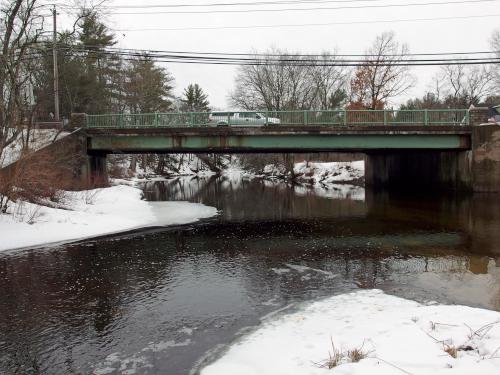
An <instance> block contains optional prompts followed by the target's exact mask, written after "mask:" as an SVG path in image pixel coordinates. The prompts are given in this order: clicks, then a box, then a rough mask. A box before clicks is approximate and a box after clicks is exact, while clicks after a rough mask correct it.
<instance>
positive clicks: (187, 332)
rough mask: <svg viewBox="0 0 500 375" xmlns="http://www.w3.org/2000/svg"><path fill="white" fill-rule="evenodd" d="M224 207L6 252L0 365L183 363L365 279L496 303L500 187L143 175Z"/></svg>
mask: <svg viewBox="0 0 500 375" xmlns="http://www.w3.org/2000/svg"><path fill="white" fill-rule="evenodd" d="M145 195H146V197H147V198H148V199H150V200H165V199H169V200H190V201H193V202H202V203H205V204H207V205H211V206H215V207H217V208H219V209H220V210H221V214H220V216H219V217H216V218H213V219H210V220H207V221H204V222H202V223H198V224H193V225H188V226H184V227H177V228H169V229H162V230H150V231H145V232H141V233H136V234H133V235H126V236H120V237H115V238H110V239H105V240H97V241H86V242H83V243H80V244H73V245H65V246H58V247H52V248H50V247H49V248H47V249H38V250H31V251H24V252H20V253H3V254H0V373H1V374H4V373H5V374H29V373H42V374H91V373H96V374H173V375H177V374H190V373H196V369H197V368H198V367H199V366H200V364H201V363H203V362H204V361H208V360H210V358H211V357H212V356H213V355H216V354H217V353H218V352H219V351H220V350H221V349H223V347H224V345H228V344H229V343H231V342H233V341H234V340H235V339H236V338H237V337H238V335H241V334H242V333H243V332H244V329H245V328H246V327H250V329H251V327H255V326H257V325H258V324H259V322H260V319H261V318H262V317H264V316H265V315H266V314H269V313H271V312H274V311H277V310H279V309H281V308H283V307H289V308H291V309H293V308H294V307H296V306H298V305H299V304H300V303H303V302H306V301H310V300H314V299H317V298H321V297H325V296H331V295H334V294H338V293H343V292H345V291H349V290H354V289H358V288H379V289H383V290H385V291H386V292H388V293H392V294H396V295H399V296H403V297H407V298H412V299H417V300H420V301H431V300H434V301H438V302H441V303H460V304H467V305H472V306H478V307H485V308H490V309H496V310H500V197H499V196H494V195H493V196H491V195H479V196H474V197H459V196H454V195H448V196H435V195H432V194H429V195H426V196H420V195H415V194H414V193H413V194H407V195H405V196H394V195H391V194H388V193H377V194H375V193H371V192H366V193H365V192H364V190H363V189H360V188H357V189H352V190H349V189H347V188H345V187H339V188H338V189H329V190H325V189H308V188H304V187H297V186H295V187H294V186H288V185H286V184H282V183H276V184H274V183H269V182H259V181H239V180H233V181H232V180H230V179H215V180H207V179H205V180H203V179H199V180H196V179H195V180H191V179H178V180H172V181H169V182H166V183H159V182H155V183H149V184H147V185H146V186H145Z"/></svg>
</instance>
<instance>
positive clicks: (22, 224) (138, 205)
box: [0, 186, 217, 251]
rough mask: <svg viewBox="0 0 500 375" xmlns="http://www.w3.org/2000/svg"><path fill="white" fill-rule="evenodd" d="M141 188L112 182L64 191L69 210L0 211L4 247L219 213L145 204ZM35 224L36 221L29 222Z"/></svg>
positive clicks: (32, 207) (185, 206)
mask: <svg viewBox="0 0 500 375" xmlns="http://www.w3.org/2000/svg"><path fill="white" fill-rule="evenodd" d="M141 197H142V192H141V190H140V189H137V188H134V187H131V186H113V187H110V188H105V189H96V190H90V191H83V192H65V200H66V201H67V202H68V203H67V204H66V208H69V209H57V208H50V207H43V206H38V205H34V204H30V203H23V204H18V205H13V206H12V208H11V214H10V215H0V238H1V240H0V251H2V250H8V249H16V248H23V247H33V246H40V245H44V244H48V243H55V242H66V241H72V240H79V239H84V238H90V237H95V236H101V235H107V234H112V233H118V232H123V231H128V230H133V229H138V228H144V227H151V226H166V225H175V224H187V223H190V222H194V221H197V220H199V219H203V218H208V217H211V216H214V215H216V214H217V210H216V209H215V208H213V207H207V206H204V205H202V204H196V203H188V202H146V201H143V200H141ZM30 222H32V224H29V223H30Z"/></svg>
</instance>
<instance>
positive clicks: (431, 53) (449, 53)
mask: <svg viewBox="0 0 500 375" xmlns="http://www.w3.org/2000/svg"><path fill="white" fill-rule="evenodd" d="M64 47H65V48H70V49H71V48H73V49H75V48H76V49H87V50H88V51H94V52H95V51H98V50H99V49H100V48H101V47H100V46H95V45H78V46H73V45H69V44H66V45H64ZM105 49H106V50H108V51H127V52H129V51H131V52H134V53H139V54H162V53H163V54H178V55H213V56H250V57H266V58H267V57H282V56H284V55H286V56H296V57H325V56H327V57H335V58H337V57H374V56H378V55H375V54H372V55H371V54H337V53H334V54H328V53H321V54H301V53H288V54H283V53H281V54H272V53H234V52H199V51H170V50H146V49H137V48H135V49H132V48H122V47H106V48H105ZM487 54H500V51H469V52H463V51H462V52H430V53H406V54H405V56H447V55H448V56H449V55H451V56H456V55H487ZM394 56H400V55H399V54H398V55H384V56H383V57H394Z"/></svg>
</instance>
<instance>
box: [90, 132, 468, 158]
mask: <svg viewBox="0 0 500 375" xmlns="http://www.w3.org/2000/svg"><path fill="white" fill-rule="evenodd" d="M470 134H471V130H470V128H469V127H460V128H459V129H457V127H456V126H453V127H436V126H433V127H432V128H431V127H429V126H425V127H423V126H408V125H405V126H399V127H395V126H390V127H387V126H381V127H374V126H370V127H356V128H334V127H331V128H325V127H280V128H279V129H275V128H272V127H260V128H197V129H190V128H170V129H137V130H136V129H113V130H112V131H111V130H106V129H99V130H97V129H93V130H87V135H88V146H87V147H88V150H89V152H90V153H103V154H109V153H276V152H279V153H281V152H283V153H285V152H295V153H300V152H341V151H347V152H350V151H352V152H366V151H375V150H468V149H470V147H471V139H470Z"/></svg>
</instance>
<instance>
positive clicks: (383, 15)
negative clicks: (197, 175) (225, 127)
mask: <svg viewBox="0 0 500 375" xmlns="http://www.w3.org/2000/svg"><path fill="white" fill-rule="evenodd" d="M249 1H250V0H186V1H181V0H142V1H137V0H135V1H134V0H113V1H110V2H108V3H107V4H108V5H136V6H137V5H158V4H207V3H231V2H249ZM256 1H258V2H261V1H264V0H256ZM278 1H280V0H278ZM281 1H282V0H281ZM443 1H446V0H366V1H360V0H353V1H347V0H337V1H329V2H323V3H312V4H280V5H273V6H271V5H259V6H245V7H243V6H237V7H209V8H207V7H199V8H198V7H197V8H184V7H183V8H162V9H159V8H156V9H120V10H112V11H110V12H109V15H108V16H107V22H108V24H109V26H110V28H112V29H116V30H122V29H144V28H152V29H162V28H163V29H166V28H193V27H227V26H247V25H276V24H287V25H288V24H310V23H340V22H344V23H345V22H359V21H378V20H400V19H416V18H439V17H464V16H482V15H496V14H498V15H500V1H489V2H488V1H487V2H476V3H468V4H451V5H429V6H404V7H393V8H379V9H376V8H364V9H363V8H359V9H335V10H326V9H323V10H310V11H306V10H302V11H288V12H283V11H281V12H269V13H265V12H255V13H254V12H252V13H220V14H217V13H212V14H171V13H169V12H182V11H190V10H191V11H207V10H212V11H213V10H236V9H281V8H313V7H314V8H317V7H322V8H328V7H330V8H331V7H341V6H370V5H371V6H373V5H387V4H410V3H412V4H416V3H420V4H422V3H429V2H443ZM450 1H459V0H450ZM120 12H151V13H152V14H148V15H144V14H142V15H138V14H135V15H122V14H117V13H120ZM160 12H162V13H161V14H160ZM498 27H500V16H491V17H485V18H470V19H454V20H434V21H419V22H393V23H372V24H359V23H358V24H337V25H327V26H307V27H276V28H248V29H213V30H163V31H159V30H158V31H117V32H116V36H117V39H118V41H119V45H118V46H119V47H123V48H139V49H151V50H175V51H206V52H235V53H247V52H250V51H251V50H254V49H256V50H259V51H264V50H266V49H268V48H270V47H273V46H274V47H278V48H280V49H287V50H289V51H290V52H301V53H320V52H322V51H324V50H330V51H331V50H333V49H337V51H338V52H339V53H346V54H356V53H363V52H364V50H365V49H366V48H367V47H368V46H369V45H370V44H371V42H372V41H373V39H374V37H375V35H377V34H379V33H381V32H383V31H388V30H393V31H394V32H395V33H396V36H397V39H398V40H399V41H401V42H405V43H407V44H408V45H409V48H410V51H411V52H412V53H429V52H460V51H485V50H488V49H489V39H490V36H491V33H492V31H493V30H494V29H495V28H498ZM164 65H165V66H166V67H167V68H168V70H169V71H170V72H171V73H172V74H173V76H174V77H175V80H176V88H175V93H176V94H177V95H180V94H181V93H182V90H183V88H184V87H186V86H187V85H188V84H189V83H195V82H196V83H199V84H200V85H201V87H202V88H203V89H204V90H205V92H206V93H208V95H209V99H210V102H211V104H212V106H214V107H217V108H219V109H223V108H227V107H228V106H229V104H228V103H227V95H228V93H229V91H230V90H232V88H233V84H234V78H235V74H236V67H233V66H212V65H190V64H179V63H175V64H173V63H169V64H164ZM436 71H437V68H415V69H414V71H413V72H414V74H415V75H416V76H417V78H418V84H417V86H416V87H415V88H414V89H413V90H412V92H410V93H409V95H417V94H418V95H420V94H422V93H423V91H424V90H425V88H426V87H428V85H429V84H430V82H431V79H432V76H433V75H434V74H435V73H436Z"/></svg>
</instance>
